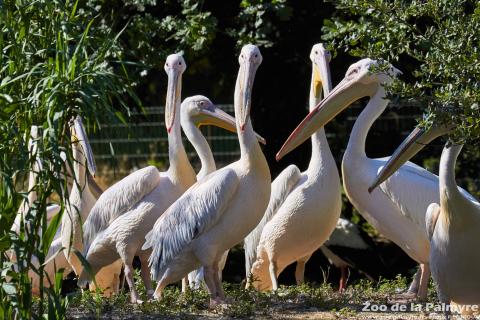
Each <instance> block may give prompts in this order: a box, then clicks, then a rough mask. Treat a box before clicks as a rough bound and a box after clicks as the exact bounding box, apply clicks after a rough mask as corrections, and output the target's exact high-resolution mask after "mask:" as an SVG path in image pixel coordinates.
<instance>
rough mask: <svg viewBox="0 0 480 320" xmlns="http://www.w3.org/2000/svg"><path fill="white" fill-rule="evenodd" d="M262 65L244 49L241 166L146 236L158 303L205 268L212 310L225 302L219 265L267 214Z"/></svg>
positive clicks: (221, 174)
mask: <svg viewBox="0 0 480 320" xmlns="http://www.w3.org/2000/svg"><path fill="white" fill-rule="evenodd" d="M261 61H262V56H261V54H260V50H259V49H258V48H257V47H256V46H254V45H246V46H244V47H243V48H242V51H241V54H240V57H239V63H240V70H239V73H238V77H237V82H236V86H235V97H234V105H235V118H236V123H237V131H238V138H239V141H240V154H241V156H240V160H238V161H236V162H234V163H232V164H230V165H228V166H227V167H224V168H222V169H220V170H217V171H215V172H213V173H212V174H210V175H208V176H207V177H205V178H204V179H202V180H201V181H199V182H198V183H196V184H195V185H193V186H192V187H191V188H190V189H189V190H188V191H187V192H186V193H185V194H184V195H182V197H180V198H179V199H178V200H177V201H176V202H175V203H174V204H173V205H172V206H170V208H168V210H167V211H166V212H165V213H164V214H163V215H162V216H161V217H160V218H159V219H158V220H157V222H156V223H155V226H154V227H153V229H152V231H150V233H149V234H148V235H147V236H146V242H145V245H144V249H148V248H151V249H152V250H153V251H152V255H151V256H150V258H149V262H150V267H151V271H152V276H153V278H154V279H156V280H157V281H158V285H157V288H156V290H155V297H156V298H157V299H161V295H162V291H163V289H164V288H165V286H166V285H168V284H169V283H172V282H175V281H178V280H180V279H181V278H182V277H184V276H185V275H186V274H187V273H188V272H190V271H192V270H194V269H196V268H198V267H199V266H204V272H205V283H206V285H207V288H208V292H209V294H210V304H211V306H213V305H216V304H218V303H221V302H223V301H224V298H225V296H224V292H223V288H222V285H221V283H220V279H219V278H218V264H219V261H220V259H221V257H222V255H223V253H224V252H225V251H226V250H228V249H230V248H231V247H233V246H234V245H236V244H237V243H239V242H241V241H242V240H243V239H244V238H245V236H247V234H248V233H249V232H250V231H251V230H253V228H254V227H255V226H256V225H257V224H258V223H259V222H260V220H261V218H262V215H263V213H264V212H265V209H266V208H267V204H268V199H269V197H270V183H271V180H270V170H269V168H268V164H267V161H266V160H265V157H264V155H263V153H262V150H261V149H260V146H259V144H258V142H257V138H256V137H255V133H254V131H253V128H252V123H251V121H250V108H251V91H252V86H253V80H254V76H255V72H256V70H257V68H258V66H259V65H260V63H261Z"/></svg>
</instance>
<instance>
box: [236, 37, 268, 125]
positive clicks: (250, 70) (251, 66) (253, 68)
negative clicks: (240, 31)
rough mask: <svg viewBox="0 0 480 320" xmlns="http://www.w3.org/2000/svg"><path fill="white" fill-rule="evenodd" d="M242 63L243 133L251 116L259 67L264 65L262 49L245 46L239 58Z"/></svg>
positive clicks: (240, 74)
mask: <svg viewBox="0 0 480 320" xmlns="http://www.w3.org/2000/svg"><path fill="white" fill-rule="evenodd" d="M238 62H239V63H240V71H239V73H238V80H237V81H239V85H240V98H241V111H240V115H241V116H240V119H238V120H239V122H240V129H241V130H242V131H243V130H244V128H245V124H246V123H247V121H248V117H249V116H250V108H251V105H252V87H253V79H254V78H255V73H256V72H257V69H258V66H259V65H260V64H261V63H262V54H261V53H260V49H258V47H257V46H254V45H253V44H247V45H245V46H243V48H242V51H241V52H240V56H239V57H238Z"/></svg>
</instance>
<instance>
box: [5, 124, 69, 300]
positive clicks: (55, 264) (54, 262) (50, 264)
mask: <svg viewBox="0 0 480 320" xmlns="http://www.w3.org/2000/svg"><path fill="white" fill-rule="evenodd" d="M39 131H40V128H39V127H38V126H32V127H31V130H30V139H29V141H28V150H29V156H30V158H31V159H35V160H34V162H33V164H32V170H31V171H30V172H29V178H28V196H27V198H26V199H24V200H23V201H22V204H21V205H20V208H19V211H18V214H17V216H16V217H15V222H14V224H13V226H12V231H14V232H16V233H19V232H20V225H21V221H25V214H27V213H28V211H29V210H30V209H31V207H32V206H33V204H34V202H35V201H37V198H38V197H37V192H36V190H35V187H36V185H37V183H38V181H37V180H38V174H39V172H40V171H41V170H43V166H42V161H41V159H40V155H39V153H38V141H39V140H40V139H41V135H40V132H39ZM60 209H61V207H60V206H59V205H57V204H51V205H48V206H47V208H46V214H47V223H49V222H50V220H51V219H52V218H53V217H54V216H55V215H56V214H57V213H58V212H59V211H60ZM39 213H40V212H37V214H39ZM26 227H27V228H28V226H27V225H26ZM40 234H41V232H40ZM58 240H59V232H57V234H56V235H55V239H54V240H53V242H52V244H51V245H50V248H49V250H48V253H47V256H46V257H45V262H47V264H46V265H45V267H44V270H43V273H44V277H43V285H44V286H45V287H49V286H50V283H51V282H53V281H54V279H55V272H56V271H57V270H59V269H61V268H64V269H66V270H68V267H69V264H68V262H67V261H66V258H65V256H64V255H63V254H62V253H58V251H59V250H60V248H61V243H60V242H59V241H58ZM54 254H56V256H55V257H54V258H51V257H52V256H53V255H54ZM10 259H11V260H12V261H15V262H16V257H15V255H14V254H13V255H11V257H10ZM31 263H32V265H33V266H35V268H36V269H37V270H38V269H39V268H40V262H39V261H38V258H37V257H36V256H32V259H31ZM28 275H29V277H30V279H31V283H32V294H34V295H38V294H40V275H39V274H38V273H37V272H36V271H34V270H32V269H30V270H29V273H28Z"/></svg>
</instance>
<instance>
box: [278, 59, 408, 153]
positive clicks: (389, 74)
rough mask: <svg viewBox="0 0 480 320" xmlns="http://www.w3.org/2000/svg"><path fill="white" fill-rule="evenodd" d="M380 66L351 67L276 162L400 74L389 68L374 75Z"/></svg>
mask: <svg viewBox="0 0 480 320" xmlns="http://www.w3.org/2000/svg"><path fill="white" fill-rule="evenodd" d="M379 66H380V64H379V62H377V61H375V60H372V59H362V60H360V61H358V62H356V63H354V64H352V65H351V66H350V67H349V68H348V70H347V73H346V75H345V77H344V78H343V80H342V81H341V82H340V83H339V84H338V85H337V86H336V87H335V88H334V89H333V90H332V91H331V92H330V93H329V94H328V95H327V96H326V97H325V98H324V99H323V100H322V101H321V102H320V103H319V104H318V105H317V106H316V107H315V108H314V109H313V110H312V111H310V113H309V114H308V115H307V116H306V117H305V119H303V121H302V122H301V123H300V124H299V125H298V126H297V128H295V130H294V131H293V132H292V134H291V135H290V136H289V137H288V139H287V141H285V143H284V144H283V146H282V148H281V149H280V151H279V152H278V153H277V157H276V158H277V160H280V159H281V158H283V157H284V156H285V155H286V154H287V153H289V152H290V151H292V150H293V149H295V148H296V147H298V146H299V145H300V144H302V143H303V142H304V141H305V140H307V139H308V138H309V137H310V136H311V135H312V134H313V133H315V132H316V131H317V130H318V129H319V128H321V127H323V126H324V125H325V124H327V123H328V122H330V121H331V120H332V119H333V118H335V116H336V115H338V114H339V113H340V112H341V111H343V110H345V109H346V108H347V107H348V106H350V105H351V104H352V103H353V102H355V101H357V100H359V99H361V98H363V97H372V96H373V95H374V94H375V93H376V92H377V91H378V89H379V87H380V86H382V85H385V84H389V83H391V82H392V81H393V77H394V76H395V75H397V74H398V73H399V72H400V71H398V70H397V69H395V68H394V67H392V66H390V67H389V68H388V70H387V71H376V70H375V69H378V68H379Z"/></svg>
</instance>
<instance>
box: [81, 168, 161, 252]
mask: <svg viewBox="0 0 480 320" xmlns="http://www.w3.org/2000/svg"><path fill="white" fill-rule="evenodd" d="M160 178H161V176H160V174H159V172H158V170H157V168H155V167H154V166H148V167H146V168H143V169H140V170H137V171H135V172H134V173H132V174H130V175H128V176H126V177H125V178H123V179H122V180H120V181H118V182H117V183H115V184H114V185H113V186H111V187H110V188H108V189H107V190H106V191H105V192H104V193H102V195H101V196H100V197H99V198H98V201H97V202H96V203H95V205H94V206H93V208H92V210H91V211H90V214H89V215H88V218H87V220H86V221H85V224H84V225H83V232H84V237H83V241H84V252H85V253H86V252H88V249H89V247H90V245H91V244H92V242H93V240H94V239H95V237H96V236H97V234H98V233H99V232H101V231H102V230H105V229H106V228H107V227H108V226H109V225H110V224H111V223H112V221H114V220H115V219H117V218H118V217H119V216H121V215H122V214H124V213H125V212H127V211H129V210H130V209H131V208H132V207H133V206H134V205H136V204H137V203H138V202H139V201H140V200H141V199H142V198H143V197H145V196H146V195H147V194H149V193H150V192H151V191H152V190H153V189H154V188H155V187H156V186H157V185H158V184H159V181H160Z"/></svg>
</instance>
